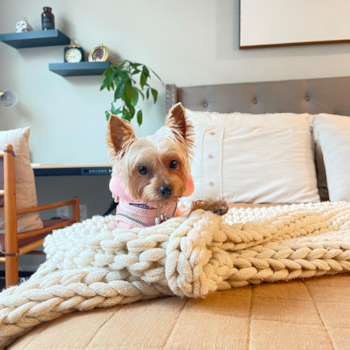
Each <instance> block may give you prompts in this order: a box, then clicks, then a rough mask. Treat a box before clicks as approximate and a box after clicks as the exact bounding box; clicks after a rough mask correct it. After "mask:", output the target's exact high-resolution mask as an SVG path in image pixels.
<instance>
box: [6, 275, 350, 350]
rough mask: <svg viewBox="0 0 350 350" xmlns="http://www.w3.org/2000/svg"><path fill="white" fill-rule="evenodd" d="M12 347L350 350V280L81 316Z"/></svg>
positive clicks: (265, 288)
mask: <svg viewBox="0 0 350 350" xmlns="http://www.w3.org/2000/svg"><path fill="white" fill-rule="evenodd" d="M9 349H11V350H41V349H43V350H44V349H45V350H66V349H67V350H68V349H69V350H71V349H74V350H78V349H79V350H80V349H81V350H84V349H88V350H90V349H99V350H102V349H106V350H107V349H119V350H126V349H130V350H141V349H157V350H160V349H179V350H186V349H191V350H195V349H201V350H204V349H205V350H208V349H213V350H214V349H215V350H222V349H236V350H239V349H250V350H265V349H266V350H267V349H268V350H271V349H276V350H288V349H297V350H299V349H311V350H321V349H322V350H328V349H337V350H341V349H344V350H345V349H350V276H349V275H348V274H342V275H337V276H332V277H322V278H315V279H308V280H305V281H292V282H288V283H275V284H263V285H256V286H248V287H243V288H237V289H232V290H228V291H222V292H217V293H214V294H212V295H209V296H208V297H207V298H205V299H187V298H185V299H181V298H178V297H170V298H163V299H156V300H151V301H143V302H138V303H135V304H132V305H126V306H117V307H113V308H110V309H99V310H94V311H88V312H82V313H75V314H71V315H66V316H62V317H61V318H59V319H57V320H56V321H53V322H50V323H47V324H43V325H41V326H39V327H37V328H35V329H34V330H32V331H31V332H29V333H28V334H26V335H24V336H23V337H22V338H20V339H19V340H17V341H16V342H15V343H14V344H13V345H12V346H10V347H9Z"/></svg>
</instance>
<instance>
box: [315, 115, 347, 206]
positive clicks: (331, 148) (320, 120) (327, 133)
mask: <svg viewBox="0 0 350 350" xmlns="http://www.w3.org/2000/svg"><path fill="white" fill-rule="evenodd" d="M314 129H315V131H314V134H315V140H316V142H317V143H319V146H320V147H318V149H317V150H318V152H319V153H318V156H317V158H318V159H323V162H324V165H325V168H326V175H327V185H328V193H329V199H330V200H331V201H332V202H337V201H348V202H350V117H342V116H338V115H332V114H319V115H317V116H316V117H315V119H314ZM320 152H322V153H321V154H320Z"/></svg>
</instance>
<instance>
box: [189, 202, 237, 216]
mask: <svg viewBox="0 0 350 350" xmlns="http://www.w3.org/2000/svg"><path fill="white" fill-rule="evenodd" d="M197 209H203V210H208V211H211V212H212V213H214V214H217V215H225V214H226V213H227V212H228V211H229V209H230V207H229V206H228V204H227V203H226V201H224V200H219V201H215V202H206V201H202V200H199V201H196V202H192V206H191V212H192V211H194V210H197Z"/></svg>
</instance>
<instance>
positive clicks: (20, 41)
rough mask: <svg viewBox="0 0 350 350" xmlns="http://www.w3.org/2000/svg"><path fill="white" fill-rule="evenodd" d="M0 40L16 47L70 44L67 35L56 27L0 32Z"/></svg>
mask: <svg viewBox="0 0 350 350" xmlns="http://www.w3.org/2000/svg"><path fill="white" fill-rule="evenodd" d="M0 41H2V42H3V43H5V44H7V45H10V46H12V47H14V48H16V49H23V48H28V47H40V46H57V45H69V44H70V39H69V38H68V36H66V35H65V34H63V33H62V32H60V31H59V30H58V29H50V30H36V31H32V32H24V33H9V34H0Z"/></svg>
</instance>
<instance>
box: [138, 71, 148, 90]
mask: <svg viewBox="0 0 350 350" xmlns="http://www.w3.org/2000/svg"><path fill="white" fill-rule="evenodd" d="M146 83H147V76H146V75H145V74H144V73H143V71H142V73H141V76H140V85H141V88H142V89H143V87H144V86H145V84H146Z"/></svg>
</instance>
